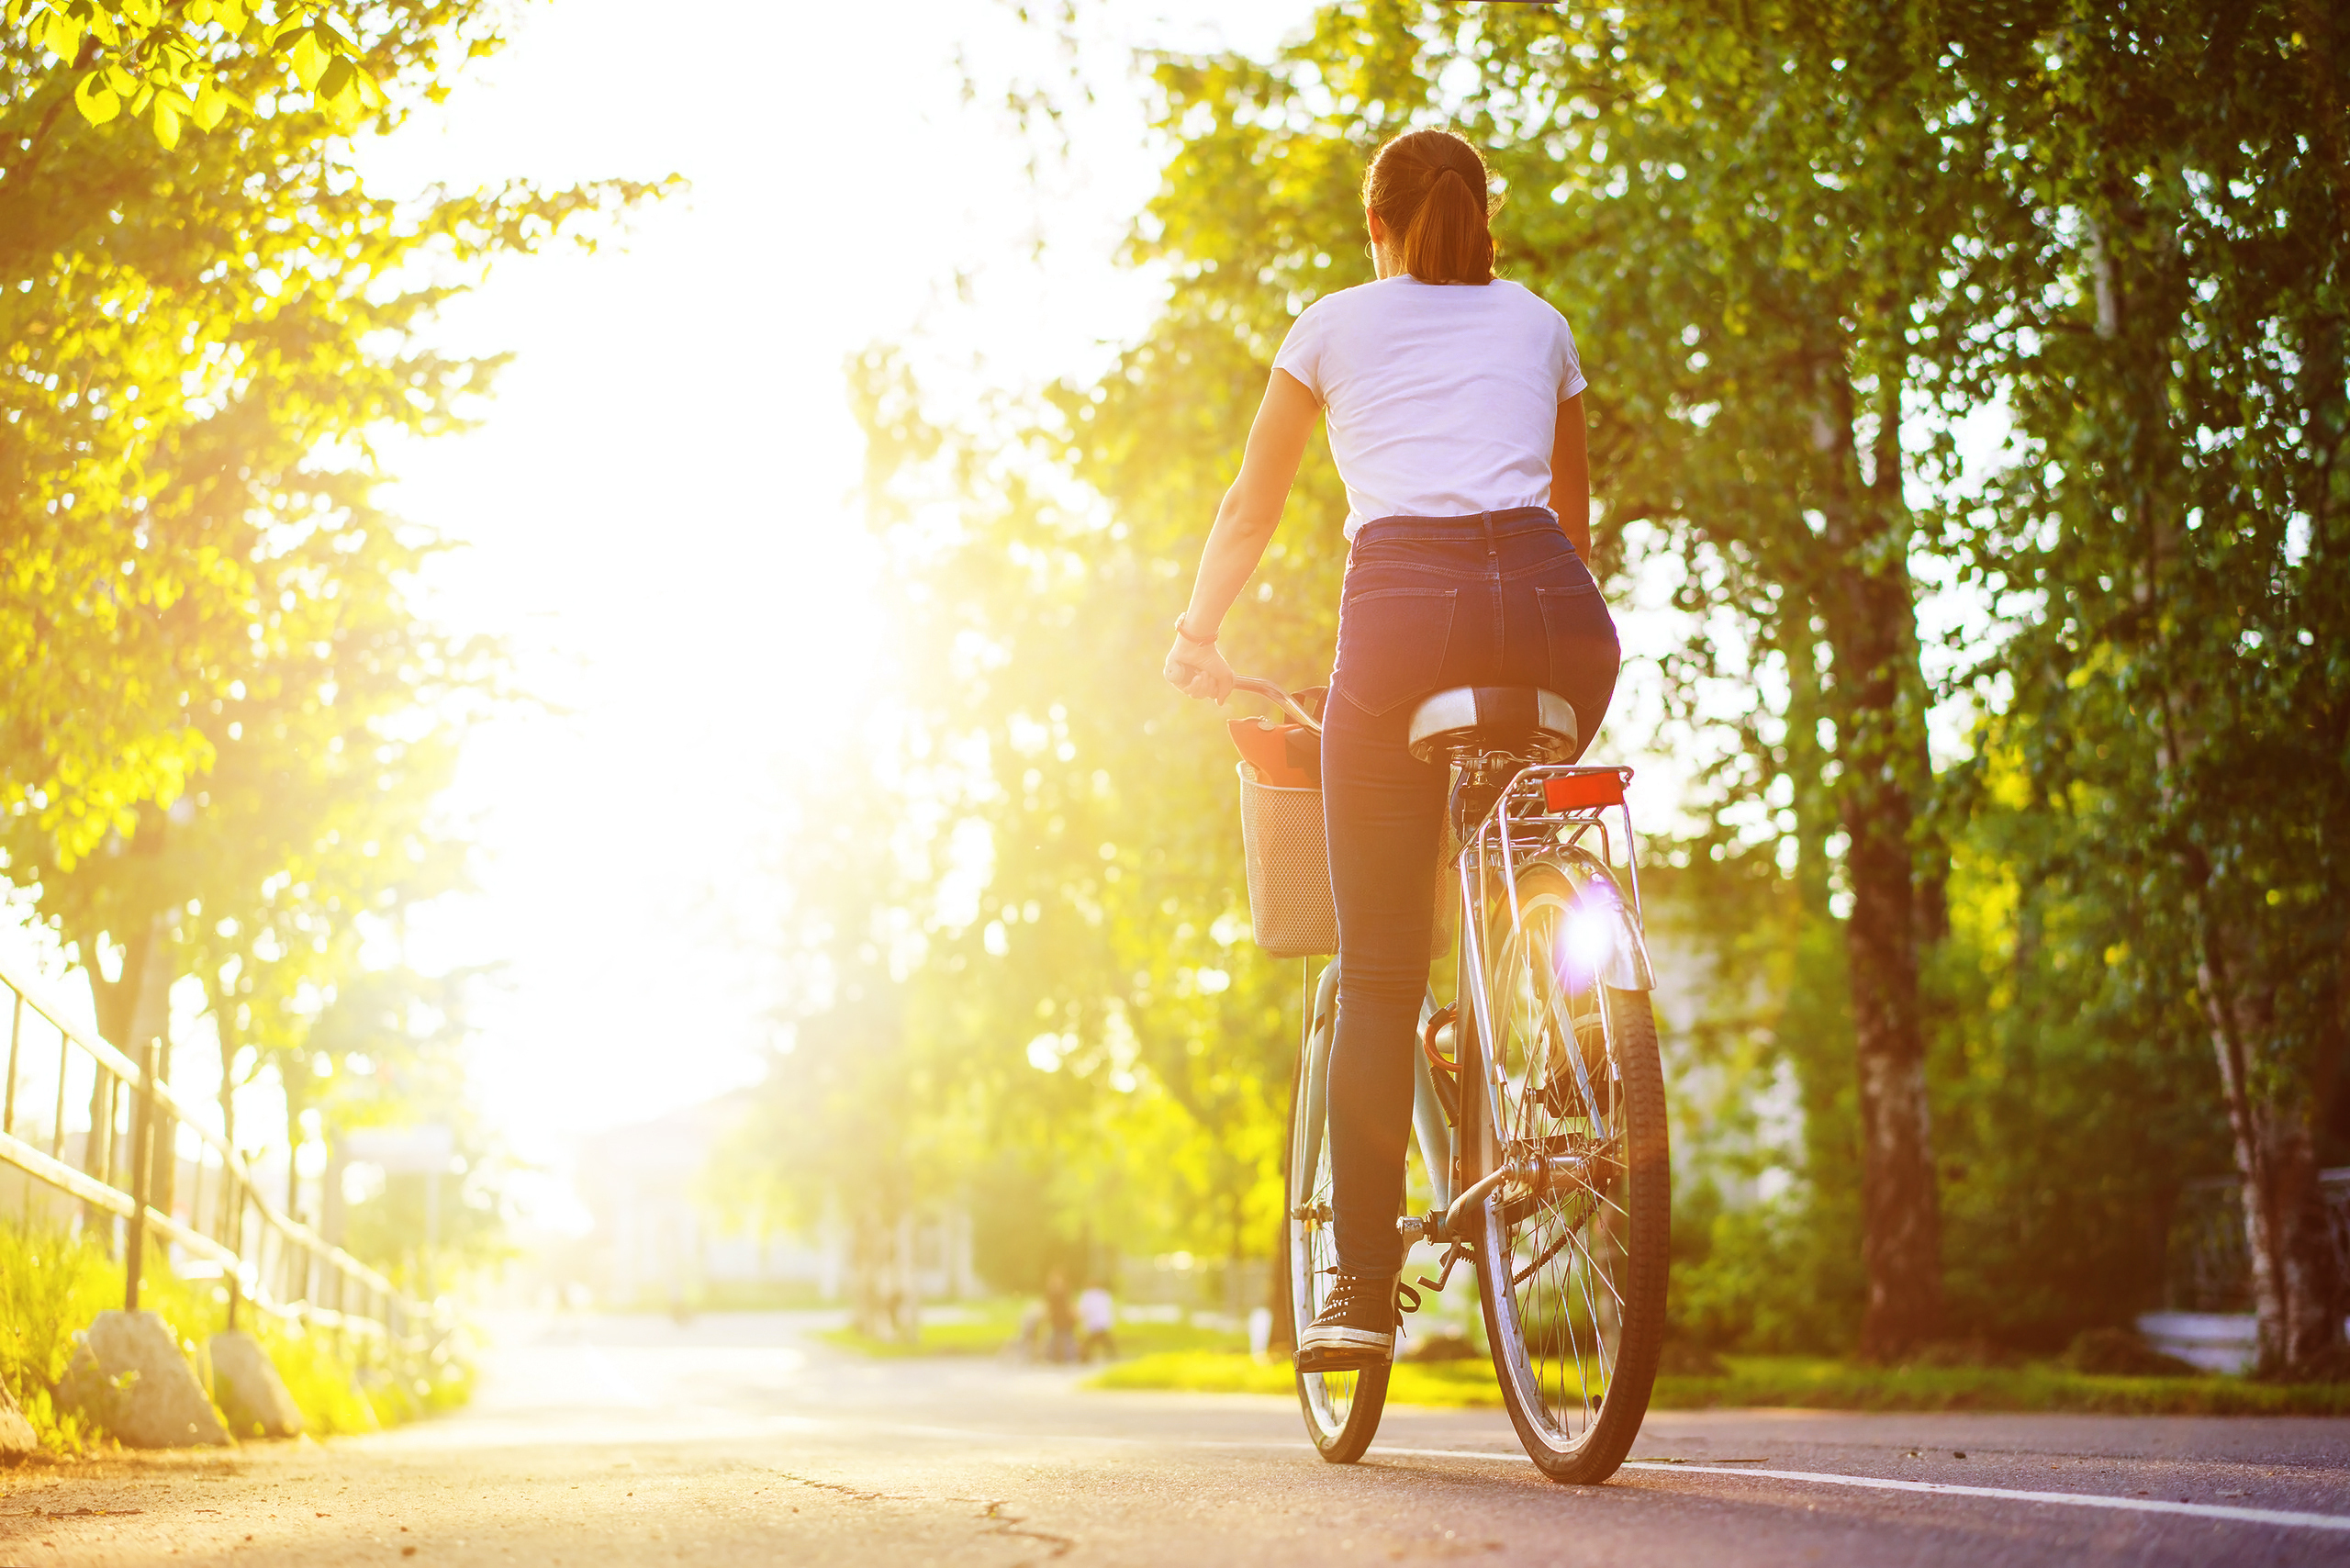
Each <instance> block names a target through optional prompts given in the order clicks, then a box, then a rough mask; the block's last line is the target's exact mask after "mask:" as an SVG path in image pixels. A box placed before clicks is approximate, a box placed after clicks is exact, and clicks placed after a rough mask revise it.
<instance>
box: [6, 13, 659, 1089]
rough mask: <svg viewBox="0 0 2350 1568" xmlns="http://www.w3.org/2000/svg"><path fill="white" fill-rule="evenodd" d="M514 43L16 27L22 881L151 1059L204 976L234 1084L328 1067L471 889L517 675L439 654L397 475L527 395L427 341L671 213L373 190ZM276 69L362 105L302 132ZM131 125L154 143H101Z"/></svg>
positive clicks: (15, 417) (14, 464) (403, 31)
mask: <svg viewBox="0 0 2350 1568" xmlns="http://www.w3.org/2000/svg"><path fill="white" fill-rule="evenodd" d="M491 10H492V8H491V7H489V6H487V5H485V4H482V3H479V0H456V3H453V4H452V3H444V0H392V3H387V4H383V5H378V6H371V7H369V8H367V9H366V10H365V11H364V13H362V16H361V21H360V23H359V24H356V27H357V30H356V31H355V32H352V33H349V34H347V35H345V36H344V39H343V42H342V43H341V44H338V45H336V48H337V49H338V50H341V54H340V55H338V57H337V59H336V60H334V61H330V62H328V65H327V66H326V67H325V68H322V69H323V74H312V73H311V67H312V66H313V65H314V64H316V63H317V62H316V60H315V59H314V54H315V51H316V50H317V49H319V48H323V47H324V46H323V45H320V44H319V43H318V41H317V39H309V35H308V33H305V34H304V35H303V37H301V38H297V37H296V36H295V34H294V32H292V31H288V30H286V29H285V28H282V27H274V25H273V27H272V28H264V27H263V24H262V23H261V22H259V21H256V20H255V18H254V17H253V15H252V12H251V10H250V9H248V8H243V7H240V6H234V5H222V4H218V3H216V4H213V5H211V6H204V5H201V4H197V5H185V6H174V7H173V8H172V10H171V11H170V12H169V14H166V13H165V12H164V11H163V10H162V8H161V7H159V6H152V5H140V4H135V3H134V4H129V5H126V6H121V7H118V8H117V10H116V11H113V12H109V11H106V10H105V9H103V8H99V7H95V6H92V5H90V4H88V3H86V0H76V3H75V4H72V5H66V6H45V7H44V6H28V5H25V4H23V3H21V0H19V3H18V4H17V5H14V6H11V8H10V10H9V13H8V22H9V25H8V26H7V28H6V30H5V31H0V342H5V343H6V350H5V353H6V359H5V365H6V373H5V375H0V704H5V711H6V722H5V725H0V848H5V853H6V864H7V874H8V875H9V877H10V879H12V880H14V881H16V882H17V884H18V885H20V886H27V887H30V888H33V889H35V890H36V907H37V909H38V910H39V913H40V914H41V915H42V916H43V917H44V918H47V919H49V920H51V921H53V922H55V923H56V924H57V925H58V927H59V929H60V931H61V933H62V935H63V936H64V937H65V939H66V940H67V942H68V943H69V944H71V945H72V946H73V948H74V949H75V950H76V951H77V952H78V954H79V955H80V957H81V959H82V961H83V965H84V969H85V971H86V972H87V973H88V975H89V977H90V980H91V985H92V988H93V991H94V993H95V998H96V1001H97V1004H98V1014H99V1019H100V1023H101V1026H102V1028H103V1029H104V1031H105V1032H106V1035H107V1036H108V1037H109V1038H111V1039H113V1040H115V1041H116V1042H117V1044H119V1045H122V1046H125V1047H137V1046H139V1045H142V1044H143V1043H144V1042H145V1041H146V1040H147V1039H149V1038H151V1037H153V1036H154V1035H156V1034H157V1033H160V1031H161V1028H162V1019H163V1015H164V1010H163V995H164V991H165V990H166V989H167V988H168V987H169V985H170V984H171V982H172V980H173V978H174V977H175V976H176V975H177V974H179V973H181V972H182V971H183V969H184V968H185V966H188V965H191V964H192V965H195V966H196V967H197V968H198V969H200V971H201V972H202V973H203V974H204V976H205V978H206V980H207V991H208V994H209V996H210V998H211V1000H212V1002H213V1003H214V1006H215V1008H216V1013H217V1015H218V1020H219V1023H220V1027H221V1034H222V1041H223V1045H224V1048H225V1055H226V1057H227V1058H228V1059H226V1060H225V1061H224V1063H223V1066H224V1070H225V1072H226V1075H227V1078H228V1081H229V1083H230V1084H231V1086H233V1084H234V1083H235V1082H236V1081H238V1080H239V1078H240V1076H241V1073H242V1074H250V1073H251V1072H252V1070H256V1069H257V1067H258V1065H259V1064H260V1063H261V1061H262V1060H263V1058H261V1057H256V1058H253V1060H252V1062H250V1063H248V1064H246V1065H245V1066H244V1067H243V1068H242V1069H241V1068H240V1066H239V1057H240V1052H241V1047H242V1046H244V1045H247V1044H257V1045H263V1046H266V1047H268V1048H269V1049H272V1050H285V1049H289V1048H293V1047H297V1046H298V1044H299V1036H300V1034H301V1033H302V1031H303V1030H304V1029H305V1028H307V1026H308V1021H309V1019H310V1018H311V1017H312V1016H313V1015H314V1014H316V1013H317V1011H318V1009H319V1006H320V1005H322V1004H323V1003H324V1002H326V1001H328V1000H330V997H331V993H332V988H333V986H334V984H335V982H336V980H338V979H340V978H342V977H343V976H345V975H347V974H348V972H349V971H350V969H351V968H352V967H353V965H354V964H355V962H356V960H357V955H358V951H359V935H360V929H361V928H360V924H359V922H360V921H361V920H362V919H363V918H364V916H365V915H367V914H368V913H385V912H386V910H388V909H389V908H390V907H392V906H394V905H397V903H398V902H401V901H402V900H403V899H405V898H409V897H413V896H417V895H418V894H419V893H420V891H422V890H424V884H426V883H430V882H432V881H434V880H435V879H440V880H442V881H443V882H444V883H445V880H446V878H447V872H448V869H449V868H448V866H447V864H446V862H447V858H448V857H447V855H446V853H445V852H443V851H442V850H439V849H437V848H435V847H433V846H431V844H430V842H429V840H430V834H427V833H426V832H425V829H424V812H425V811H426V809H427V807H428V804H429V801H430V798H431V794H432V793H433V791H434V790H437V789H438V788H439V785H440V783H441V782H442V779H443V778H445V774H446V770H447V767H448V766H449V762H450V758H451V755H452V747H453V742H454V738H455V734H456V733H457V731H458V730H459V729H461V728H462V726H463V723H464V719H465V716H466V711H467V695H466V694H467V693H475V694H479V693H482V692H484V691H486V690H487V689H489V684H490V682H491V679H492V678H493V677H494V675H495V667H494V660H492V659H490V657H489V655H490V653H491V652H492V651H491V650H487V649H485V648H483V647H481V646H478V645H476V644H469V643H467V642H465V641H464V640H463V639H457V638H453V637H451V636H448V635H447V634H445V633H441V632H440V631H438V630H436V629H434V628H431V627H430V626H427V625H425V624H422V623H421V622H420V621H419V620H418V618H417V616H416V614H415V612H414V610H413V608H412V606H411V605H410V604H409V602H408V597H407V595H408V591H409V579H410V578H411V577H412V575H413V573H414V570H415V568H416V566H417V565H418V563H419V562H420V559H421V557H422V555H423V554H424V553H425V552H426V551H428V550H429V549H430V548H431V539H430V537H429V535H428V534H426V533H425V532H423V531H420V530H418V529H416V528H414V527H411V526H408V525H406V524H403V523H401V522H400V521H397V520H396V519H393V518H391V517H389V516H387V515H386V514H385V513H383V512H382V511H381V510H380V509H379V508H377V507H376V506H375V504H374V501H373V499H372V489H373V486H374V483H375V478H376V473H375V466H374V461H373V446H374V442H376V441H377V440H379V439H380V438H381V437H382V436H383V435H384V434H386V433H387V432H389V431H408V432H414V433H432V432H435V431H444V430H448V429H451V428H453V427H455V426H456V425H457V424H458V423H459V422H461V420H462V418H463V415H464V401H465V399H466V398H468V397H469V396H470V395H473V394H476V393H478V392H480V391H481V390H483V389H484V388H485V387H486V386H487V375H488V374H489V372H490V370H491V369H492V368H493V367H494V362H493V361H487V360H477V359H454V358H451V357H448V356H445V355H442V354H439V353H434V352H432V351H431V350H430V349H427V348H425V347H423V346H422V345H421V342H420V338H419V335H418V334H419V331H420V329H421V328H422V326H423V325H424V324H425V323H426V322H427V321H428V320H429V319H430V318H431V314H432V312H433V311H434V310H435V309H436V308H438V307H439V305H440V304H441V303H442V302H443V301H444V300H446V299H447V298H448V297H450V295H451V294H452V293H453V291H454V290H455V289H457V288H458V287H461V286H462V281H461V280H462V279H463V277H464V275H465V273H466V271H467V270H468V269H478V267H479V266H481V265H483V264H485V263H487V260H488V259H489V258H490V257H492V256H495V255H498V254H501V253H513V252H522V251H528V250H530V249H532V248H534V247H535V246H537V245H540V244H542V243H544V242H545V241H548V240H549V239H551V238H553V237H554V236H555V235H556V234H558V233H559V232H563V231H565V230H574V229H576V228H577V227H578V226H579V225H580V224H582V223H583V222H584V221H585V220H588V219H591V218H596V217H598V216H599V215H605V214H610V213H611V212H613V211H615V210H618V209H620V208H621V207H626V206H628V205H629V204H631V203H633V202H635V201H637V200H640V199H643V198H644V197H645V196H649V195H651V194H653V192H654V190H655V187H654V186H651V185H643V184H636V183H629V182H607V183H604V184H599V185H587V186H580V187H576V188H573V189H569V190H561V191H541V190H538V189H536V188H533V187H531V186H528V185H515V186H510V187H509V188H507V189H504V190H498V191H488V192H480V193H476V194H474V195H472V196H453V197H452V196H435V197H434V198H432V199H429V200H427V201H424V202H422V203H418V204H402V203H397V202H394V201H390V200H386V199H383V198H381V197H378V196H373V195H371V194H370V193H369V192H367V191H366V190H365V189H364V186H363V185H362V183H361V182H360V181H359V179H358V178H357V176H356V174H355V172H354V170H353V167H352V162H351V157H350V146H349V137H350V135H351V134H352V133H353V132H354V131H356V130H357V129H360V128H361V126H362V125H363V123H364V125H367V126H370V127H372V128H373V129H377V130H389V129H393V128H394V127H396V126H397V124H398V123H399V121H400V119H401V118H403V117H404V115H405V113H406V110H407V106H408V104H410V103H412V102H413V101H414V100H415V98H416V97H418V96H420V95H422V96H432V95H438V94H440V93H442V91H444V90H445V88H446V77H447V74H448V68H449V66H450V63H451V62H452V59H453V57H455V56H462V54H463V53H464V51H465V50H466V49H467V47H468V45H469V44H483V43H485V42H487V41H494V29H490V28H487V21H488V19H489V17H490V16H491ZM317 16H318V13H317V12H316V11H315V9H314V8H307V7H297V8H295V9H294V10H289V11H287V12H285V13H284V14H283V15H281V16H280V17H279V21H280V22H282V23H285V24H288V25H289V26H290V25H291V24H292V23H294V22H296V21H297V20H298V19H299V17H313V18H314V19H315V18H316V17H317ZM19 24H21V26H20V25H19ZM203 28H210V31H209V32H207V33H206V34H205V35H204V36H205V37H207V38H208V39H211V44H210V45H207V48H210V49H211V52H210V53H209V54H207V55H206V56H205V57H204V60H203V61H200V62H199V61H195V60H194V59H193V57H190V56H188V55H187V53H186V50H185V48H183V45H184V44H185V43H186V42H187V40H188V39H191V38H193V37H195V36H196V33H195V32H193V31H191V29H203ZM273 28H274V30H273ZM69 34H70V35H71V36H68V35H69ZM304 39H309V41H308V43H306V42H305V41H304ZM273 40H274V42H275V43H276V44H278V45H280V46H282V47H283V48H284V50H285V52H286V54H287V55H289V56H290V57H291V58H292V69H293V70H294V71H295V72H296V74H297V77H303V78H305V84H306V85H308V86H311V87H314V88H316V89H318V96H319V98H320V99H321V100H330V99H331V100H337V101H338V102H339V103H340V105H341V106H340V107H339V108H338V107H335V106H334V105H332V104H330V105H328V107H329V108H330V109H331V110H332V112H330V113H326V114H318V115H309V114H283V115H281V114H275V113H274V112H270V111H271V110H272V109H273V108H274V105H275V104H276V103H277V102H278V101H279V99H278V98H273V97H272V96H271V95H272V94H274V93H275V92H276V89H275V87H274V86H273V85H272V84H273V83H274V81H275V75H274V73H276V72H277V71H278V70H279V69H280V63H279V62H277V61H276V60H274V58H272V57H271V56H270V55H269V53H268V50H267V48H266V46H267V45H268V44H269V43H270V42H272V41H273ZM94 51H95V52H94ZM106 51H113V52H112V53H107V52H106ZM99 54H106V62H105V63H103V64H102V65H99V66H95V67H94V66H92V65H91V62H92V61H94V60H95V59H97V58H98V55H99ZM61 62H78V63H80V64H81V65H83V66H84V68H85V74H83V75H81V76H80V77H78V78H77V77H76V75H75V74H74V73H73V72H72V71H69V70H66V69H64V68H63V65H62V63H61ZM199 67H200V68H201V71H202V72H207V73H209V74H208V75H207V76H206V77H205V83H198V82H197V81H196V76H195V75H192V74H190V73H197V72H198V71H199ZM133 68H136V69H137V70H139V71H142V72H148V73H156V72H161V73H165V74H166V75H171V76H173V80H175V81H178V82H180V83H181V84H182V85H185V86H186V87H188V88H189V90H190V91H191V92H193V93H194V94H195V97H194V98H192V99H188V100H186V101H183V99H182V98H180V97H177V96H174V94H175V93H176V92H177V89H176V88H172V87H170V86H169V84H165V85H163V86H158V85H157V84H156V83H155V82H153V81H150V82H148V83H147V84H144V85H137V84H133V85H132V86H129V87H125V86H123V85H121V84H119V83H118V82H117V81H116V79H115V76H114V75H113V74H110V73H117V72H122V71H129V70H131V69H133ZM88 71H95V75H92V74H88V73H86V72H88ZM354 73H364V78H365V80H366V81H368V82H381V83H386V84H390V92H389V94H388V95H387V94H386V93H384V92H378V91H375V89H373V88H372V87H369V88H366V89H365V90H364V91H363V90H362V89H361V88H360V87H356V86H353V85H352V83H353V82H357V81H359V80H360V79H361V78H360V76H359V75H356V74H354ZM207 84H208V85H207ZM223 92H225V93H227V94H228V95H229V97H230V98H232V99H234V100H236V101H239V102H243V103H252V102H255V101H260V102H261V105H262V109H263V112H261V113H258V114H256V115H254V116H252V117H243V116H241V117H239V118H236V119H233V120H226V119H223V118H221V116H220V114H219V113H218V112H214V111H215V110H217V109H218V102H219V98H218V95H219V94H220V93H223ZM109 93H113V94H117V95H129V97H130V98H132V99H135V100H136V101H135V102H134V103H133V104H132V105H131V107H132V108H133V110H134V112H140V111H146V112H151V116H152V125H153V129H154V132H155V136H154V138H153V139H152V140H151V139H149V138H146V137H136V136H124V135H122V134H120V133H119V130H118V129H106V128H104V127H103V126H102V125H101V124H99V123H98V122H102V121H104V120H105V119H106V118H108V111H107V109H106V103H105V102H104V101H103V100H104V99H105V98H106V95H107V94H109ZM207 94H211V95H212V96H211V97H209V98H207V96H206V95H207ZM280 97H281V98H282V95H280ZM207 104H210V105H212V108H208V109H207V108H206V107H205V105H207ZM69 111H70V112H69ZM181 115H187V116H191V117H192V118H195V119H196V121H197V122H198V123H199V124H201V125H203V126H205V127H206V128H207V130H208V132H209V133H208V134H207V135H205V136H203V137H201V138H196V139H192V140H188V141H186V142H185V143H183V142H181V141H180V140H179V139H178V137H177V136H176V134H175V129H174V127H175V123H176V122H175V120H174V118H173V117H174V116H181ZM109 954H116V955H118V956H119V958H118V962H117V964H116V965H115V966H114V972H113V973H112V974H109V973H108V972H107V971H108V966H107V964H106V961H105V960H106V957H107V956H108V955H109ZM264 971H266V974H265V973H264ZM272 1018H274V1019H275V1020H276V1021H277V1023H276V1025H275V1026H274V1031H273V1026H272V1025H270V1023H269V1020H270V1019H272ZM288 1088H289V1098H290V1099H297V1100H298V1098H299V1095H300V1090H301V1088H302V1080H301V1075H300V1074H298V1073H297V1074H295V1075H293V1076H292V1077H290V1078H289V1079H288ZM232 1105H233V1098H231V1099H230V1100H229V1101H227V1102H224V1114H232V1109H231V1107H232Z"/></svg>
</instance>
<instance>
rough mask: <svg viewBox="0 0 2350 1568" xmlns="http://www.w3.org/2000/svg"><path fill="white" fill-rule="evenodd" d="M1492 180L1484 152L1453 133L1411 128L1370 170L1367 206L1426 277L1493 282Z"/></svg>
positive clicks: (1413, 269) (1409, 264)
mask: <svg viewBox="0 0 2350 1568" xmlns="http://www.w3.org/2000/svg"><path fill="white" fill-rule="evenodd" d="M1489 179H1490V176H1488V175H1487V174H1486V173H1485V161H1484V159H1483V158H1481V157H1479V156H1478V155H1477V150H1476V149H1475V148H1473V147H1472V146H1470V145H1469V144H1468V143H1467V142H1465V141H1463V140H1460V138H1459V137H1457V136H1455V135H1453V134H1452V133H1451V132H1450V131H1449V130H1414V131H1407V132H1405V133H1404V135H1402V136H1399V137H1396V138H1395V139H1394V140H1391V141H1390V142H1388V144H1387V145H1386V146H1384V147H1382V148H1381V149H1380V150H1379V152H1378V155H1377V156H1376V157H1374V158H1372V159H1371V167H1370V168H1369V169H1367V170H1365V171H1364V172H1363V177H1362V204H1363V206H1365V207H1369V208H1371V211H1373V212H1375V213H1377V214H1378V215H1379V221H1380V222H1381V224H1382V225H1383V226H1384V227H1385V228H1386V230H1387V232H1388V234H1389V236H1390V237H1391V238H1390V240H1389V243H1391V244H1393V246H1394V247H1395V249H1396V251H1397V252H1399V253H1400V254H1401V255H1402V256H1403V258H1404V271H1405V272H1407V273H1410V274H1412V275H1413V276H1414V277H1416V278H1417V279H1419V280H1420V281H1421V282H1422V283H1491V282H1493V281H1494V235H1493V230H1491V229H1490V228H1489V227H1487V220H1488V218H1490V217H1491V216H1492V212H1493V207H1494V205H1496V204H1494V203H1493V202H1492V201H1491V199H1490V197H1489V196H1488V191H1489V189H1490V185H1489V183H1488V182H1489Z"/></svg>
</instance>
